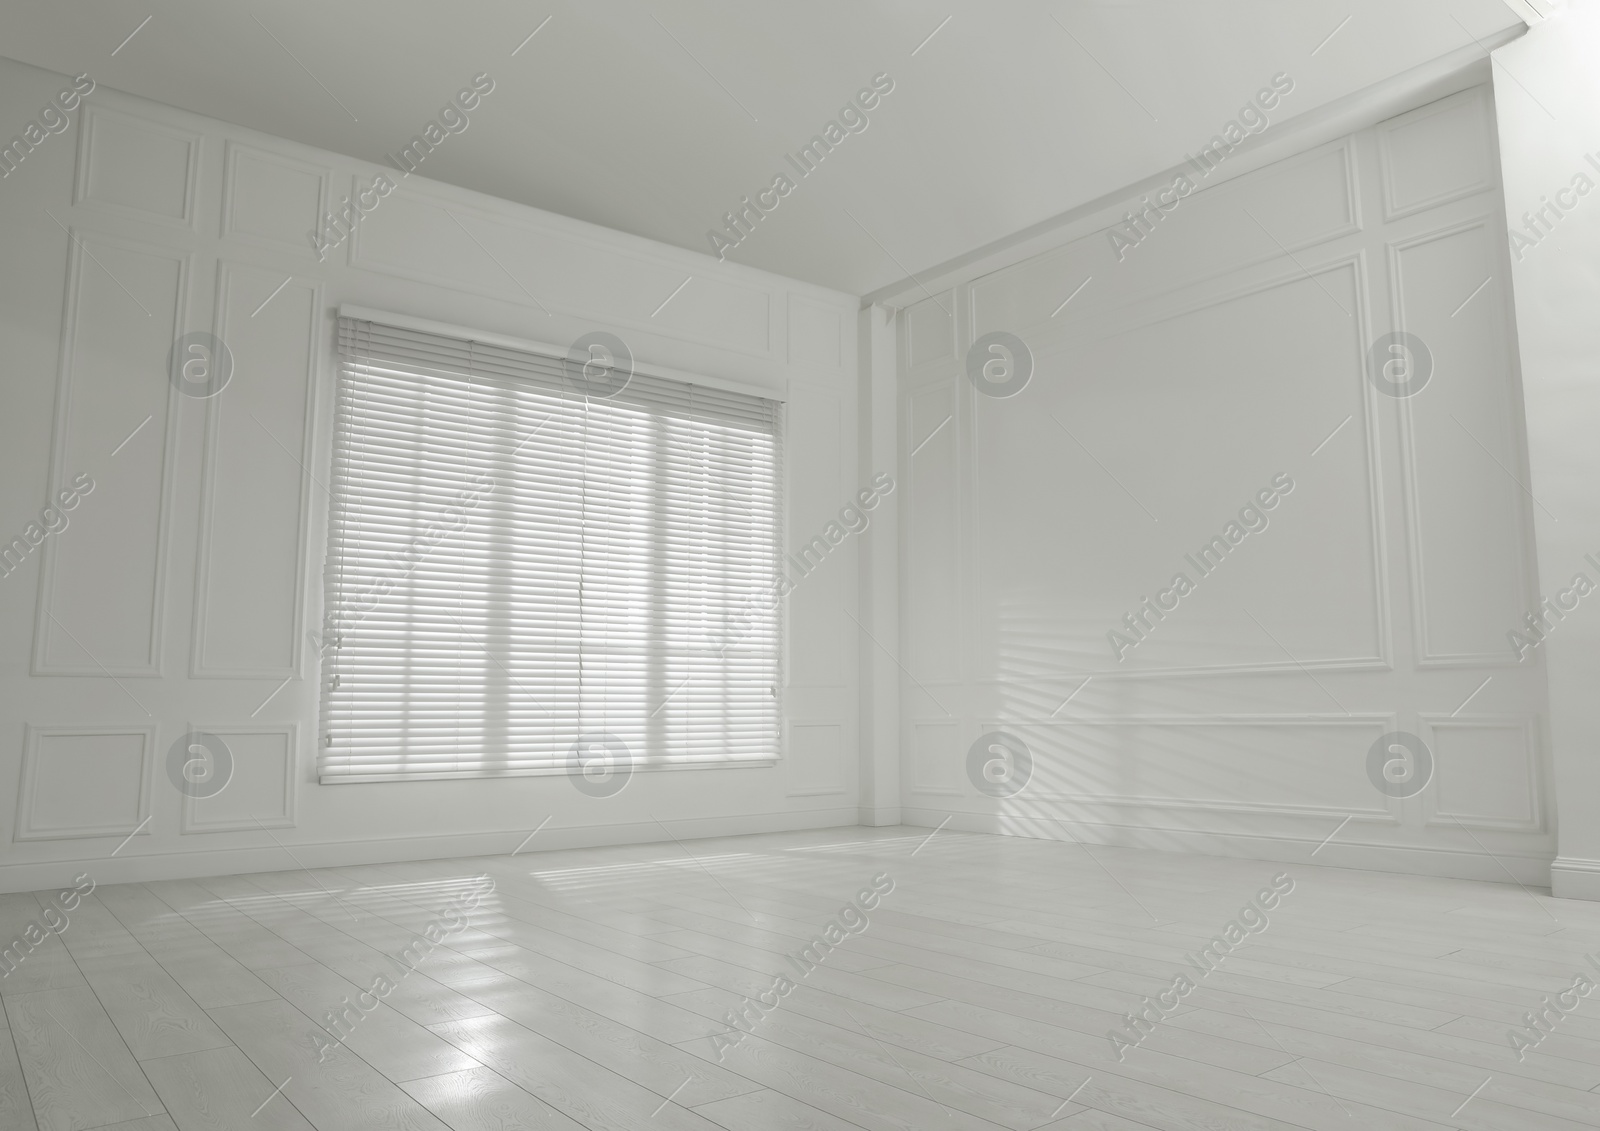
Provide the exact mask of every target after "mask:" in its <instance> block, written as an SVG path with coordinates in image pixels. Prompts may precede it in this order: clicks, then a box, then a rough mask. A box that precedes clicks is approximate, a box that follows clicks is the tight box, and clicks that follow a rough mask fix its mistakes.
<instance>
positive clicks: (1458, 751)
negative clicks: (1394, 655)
mask: <svg viewBox="0 0 1600 1131" xmlns="http://www.w3.org/2000/svg"><path fill="white" fill-rule="evenodd" d="M1422 721H1423V725H1424V727H1425V728H1426V729H1425V732H1424V734H1425V738H1426V740H1427V742H1428V745H1429V747H1430V748H1431V750H1432V752H1433V765H1434V770H1433V778H1434V782H1433V788H1432V789H1430V790H1428V791H1427V792H1426V793H1425V794H1424V798H1425V800H1426V803H1427V823H1428V824H1429V825H1430V826H1432V827H1439V828H1452V829H1459V828H1461V827H1462V826H1463V825H1465V826H1466V827H1468V828H1472V829H1491V830H1514V831H1518V832H1539V831H1542V830H1543V828H1544V820H1543V815H1544V799H1543V792H1544V791H1543V788H1542V779H1543V775H1542V774H1541V773H1540V760H1539V750H1538V745H1537V740H1536V736H1537V728H1536V727H1535V726H1534V723H1533V720H1532V719H1531V718H1527V717H1518V716H1507V715H1483V716H1472V715H1465V716H1452V715H1424V716H1423V717H1422Z"/></svg>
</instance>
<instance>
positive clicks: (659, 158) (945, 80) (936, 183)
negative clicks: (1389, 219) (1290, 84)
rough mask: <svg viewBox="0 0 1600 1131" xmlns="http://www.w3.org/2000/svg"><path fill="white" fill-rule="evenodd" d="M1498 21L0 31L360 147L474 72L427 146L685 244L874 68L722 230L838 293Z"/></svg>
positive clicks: (99, 18)
mask: <svg viewBox="0 0 1600 1131" xmlns="http://www.w3.org/2000/svg"><path fill="white" fill-rule="evenodd" d="M146 15H149V16H150V17H151V19H150V20H149V22H148V23H147V24H144V25H143V26H140V21H141V20H143V18H144V17H145V16H146ZM546 17H549V21H548V23H543V26H542V28H541V30H540V31H539V33H538V34H537V35H536V36H534V38H533V39H531V40H528V41H527V42H526V43H524V42H523V41H524V39H525V37H526V36H527V35H528V34H529V33H530V32H532V31H533V30H534V29H535V28H536V27H539V26H540V25H541V23H542V22H543V21H545V19H546ZM946 17H949V18H948V21H947V22H946ZM1517 23H1518V21H1517V19H1516V17H1515V16H1513V15H1512V13H1511V11H1510V9H1509V8H1508V7H1507V6H1506V5H1505V4H1504V3H1502V2H1501V0H1231V2H1221V0H1192V2H1188V3H1184V2H1180V0H1152V2H1149V3H1138V2H1133V0H1129V2H1121V0H1098V2H1081V0H1080V2H1071V3H1055V4H1046V3H1042V2H1038V0H1009V2H1006V3H997V2H996V0H988V2H987V3H978V2H973V0H951V2H949V3H944V4H934V5H929V4H920V3H913V2H911V0H875V2H871V3H864V2H862V0H805V2H804V3H785V4H779V3H774V2H773V0H754V2H747V3H745V4H742V5H735V4H709V3H695V2H690V0H658V2H656V3H646V2H644V0H590V2H588V3H569V2H564V0H533V3H531V4H521V3H514V2H512V0H430V2H421V0H407V2H397V0H350V2H345V3H337V4H335V3H329V2H328V0H270V2H266V0H256V2H254V3H237V4H236V3H227V4H223V3H217V2H216V0H144V2H143V3H137V4H128V3H124V2H122V0H79V2H73V3H62V2H60V0H7V2H6V3H5V5H4V7H3V8H0V53H3V54H5V55H8V56H10V57H12V58H14V59H19V60H22V61H23V62H27V63H32V64H34V65H36V66H40V67H46V68H49V69H51V70H55V71H61V72H65V73H70V74H77V73H79V72H88V73H89V74H90V75H91V76H93V77H94V78H95V80H96V81H97V82H98V83H100V84H101V85H102V86H109V87H115V88H117V89H120V90H125V91H129V92H131V93H134V94H138V95H142V96H144V97H146V98H152V99H155V100H157V101H160V102H165V103H169V104H171V105H174V106H179V107H182V108H184V109H187V110H193V111H197V112H199V113H203V114H209V115H211V116H213V117H217V118H221V119H224V120H225V121H229V122H234V123H237V124H239V125H244V126H249V127H253V128H255V129H258V130H264V131H266V132H267V133H271V134H276V135H279V136H281V137H286V138H291V139H293V140H295V141H300V142H305V143H308V144H310V145H316V146H321V147H323V148H326V149H331V150H334V151H336V152H340V153H345V154H349V155H351V156H354V157H359V158H364V159H367V160H372V161H381V160H382V159H383V155H384V154H385V153H386V152H392V151H394V150H396V149H398V148H399V147H400V146H401V145H403V144H404V143H405V142H406V140H407V139H408V138H410V136H411V135H412V134H414V133H416V132H417V131H418V130H419V129H421V127H422V125H423V124H424V123H425V122H426V121H427V120H428V119H430V118H432V117H434V116H435V115H436V114H437V112H438V110H439V109H440V107H441V106H442V105H443V104H444V103H445V101H446V100H447V99H448V98H449V97H450V96H451V95H452V93H453V92H455V91H456V90H458V89H460V88H461V87H462V86H464V85H466V84H467V83H468V81H469V79H470V77H471V76H472V75H474V74H475V73H478V72H483V71H486V72H488V73H489V74H490V75H491V76H492V77H493V78H494V81H495V83H496V87H495V90H494V93H493V94H491V95H490V96H489V97H488V98H486V99H485V100H484V103H483V105H482V106H480V107H479V108H478V110H477V111H475V112H474V113H473V115H472V124H471V125H470V127H469V128H468V129H467V131H466V132H465V133H463V134H462V135H460V136H459V137H452V138H450V140H449V141H448V142H446V143H445V144H444V145H443V146H441V147H440V149H439V150H438V152H437V153H435V154H434V155H432V156H431V157H430V158H429V159H428V161H427V163H426V165H425V166H424V168H423V170H422V172H423V173H425V174H426V175H427V176H430V177H434V178H436V179H438V180H442V181H447V182H449V183H452V184H456V185H461V186H464V187H467V188H472V189H476V190H478V191H480V192H485V193H490V194H493V195H495V196H499V197H504V198H506V199H508V200H514V201H520V202H522V203H524V204H530V205H534V206H536V207H539V208H544V209H548V210H550V211H552V212H559V213H563V214H565V215H568V216H574V217H578V218H580V219H583V220H589V221H592V222H594V223H597V224H604V225H606V226H608V227H611V228H617V229H620V230H622V231H625V232H633V233H636V234H638V235H641V236H648V237H651V238H653V239H657V240H662V241H664V242H666V243H671V244H677V245H680V246H682V247H687V248H693V249H696V250H702V251H708V252H709V247H710V245H709V242H708V240H707V238H706V232H707V230H708V229H710V228H713V227H720V225H721V222H720V217H721V215H722V213H724V212H725V211H727V210H728V209H730V208H732V207H736V206H737V204H738V201H739V198H740V197H741V196H746V195H748V196H752V197H753V196H754V195H755V193H756V192H757V191H758V190H759V189H762V188H764V187H766V186H768V185H770V184H771V183H772V180H773V177H774V176H775V175H776V174H777V173H779V172H780V171H784V170H785V169H787V165H786V164H785V163H784V161H783V155H784V154H785V153H786V152H793V151H794V150H795V149H797V148H798V147H799V146H801V145H803V144H804V143H805V142H806V141H807V140H808V139H809V138H810V137H811V136H812V135H813V134H815V133H817V132H819V131H820V130H821V129H822V128H823V126H824V125H825V124H826V123H827V121H828V120H829V119H830V118H832V117H833V116H834V115H835V114H836V113H837V111H838V110H839V108H840V107H841V106H843V105H844V103H845V101H846V99H848V98H849V97H850V96H851V95H852V94H853V93H854V92H855V91H856V90H857V89H858V88H860V87H862V86H863V85H866V84H867V83H869V82H870V80H871V77H872V76H873V75H874V74H877V73H880V72H888V73H889V74H890V75H891V76H892V77H893V79H894V82H895V88H894V92H893V93H892V94H890V95H889V96H888V97H886V98H885V99H884V100H883V103H882V104H881V105H880V106H879V107H878V109H877V110H876V111H875V112H873V113H872V115H871V125H870V127H869V128H868V129H867V130H866V131H865V132H864V133H862V134H859V135H856V136H851V137H848V138H847V139H846V140H845V142H844V143H843V144H842V145H841V147H840V148H839V150H838V151H837V152H836V153H834V154H833V155H832V156H831V157H829V158H828V159H827V160H826V161H825V162H824V163H823V164H822V165H821V166H820V167H819V168H818V169H817V171H816V172H815V173H813V174H812V175H811V176H810V177H809V178H807V179H805V180H804V181H801V182H800V183H799V184H798V186H797V187H796V188H795V190H794V191H793V193H791V194H790V195H789V196H788V197H787V198H785V199H783V200H782V202H781V203H780V204H779V206H778V208H777V210H776V211H774V212H773V213H771V214H770V215H768V216H767V217H766V218H765V219H764V220H763V221H762V222H761V223H760V225H759V226H758V227H757V229H756V231H755V232H754V233H753V234H752V235H751V236H750V237H749V238H748V239H746V240H745V241H744V242H743V243H742V244H741V245H740V246H739V247H738V248H736V249H735V250H733V251H732V252H730V253H729V258H730V259H732V260H735V261H737V262H741V263H747V264H750V265H753V266H757V267H762V268H766V269H768V270H771V271H777V272H780V273H782V274H785V275H789V276H793V277H796V278H800V279H805V280H809V281H812V282H816V283H821V284H823V285H826V286H831V287H836V288H838V289H840V290H843V291H848V292H851V293H854V294H864V293H866V292H868V291H872V290H875V289H877V288H879V287H882V286H885V285H887V284H889V283H893V282H896V281H899V280H901V279H904V278H905V277H906V276H907V275H908V274H910V273H912V272H919V271H922V270H925V269H927V268H929V267H932V266H934V265H936V264H939V263H942V262H944V261H945V260H948V259H951V258H953V257H955V256H958V255H960V254H962V253H964V252H967V251H969V250H971V249H973V248H975V247H978V246H980V245H983V244H987V243H990V242H992V241H995V240H998V239H1001V238H1002V237H1004V236H1007V235H1009V234H1010V233H1012V232H1015V231H1017V230H1019V229H1022V228H1024V227H1027V226H1029V225H1031V224H1035V223H1037V222H1039V221H1041V220H1044V219H1046V218H1048V217H1051V216H1054V215H1057V214H1059V213H1061V212H1065V211H1067V210H1069V209H1071V208H1073V207H1074V206H1076V205H1078V204H1081V203H1084V202H1085V201H1089V200H1092V199H1094V198H1096V197H1098V196H1101V195H1103V194H1105V193H1108V192H1112V191H1114V190H1116V189H1117V188H1119V187H1120V186H1123V185H1127V184H1130V183H1132V182H1134V181H1136V180H1139V179H1140V178H1142V177H1145V176H1148V175H1151V174H1153V173H1155V172H1157V171H1159V170H1161V169H1165V168H1168V167H1171V166H1173V165H1175V164H1177V163H1178V162H1179V161H1181V160H1182V159H1183V156H1184V155H1185V154H1186V153H1189V152H1193V151H1194V150H1195V149H1197V148H1198V147H1199V146H1201V145H1203V144H1204V143H1205V141H1206V139H1208V138H1209V137H1210V136H1211V135H1212V134H1213V133H1216V132H1217V131H1218V130H1219V129H1220V128H1221V127H1222V125H1223V123H1224V122H1226V121H1227V120H1228V119H1229V118H1231V117H1233V116H1234V114H1235V113H1236V111H1237V110H1238V108H1239V107H1240V106H1241V105H1242V104H1243V103H1244V102H1245V101H1246V100H1247V99H1248V98H1249V97H1250V95H1251V94H1252V93H1253V92H1254V91H1255V90H1256V89H1257V88H1259V87H1261V86H1263V85H1265V84H1267V83H1268V82H1269V81H1270V79H1271V76H1272V75H1274V74H1276V73H1278V72H1287V73H1288V74H1289V75H1291V76H1293V78H1294V80H1295V84H1296V85H1295V90H1294V92H1293V93H1292V94H1291V95H1289V96H1288V97H1287V98H1286V99H1285V103H1284V106H1283V108H1282V112H1283V113H1284V114H1285V115H1286V116H1292V115H1295V114H1300V113H1304V112H1305V111H1307V110H1310V109H1313V108H1315V107H1318V106H1321V105H1324V104H1326V103H1328V102H1330V101H1333V100H1334V99H1337V98H1340V97H1343V96H1345V95H1348V94H1351V93H1354V92H1355V91H1358V90H1360V89H1362V88H1364V87H1367V86H1369V85H1371V84H1373V83H1376V82H1379V81H1381V80H1383V79H1386V78H1388V77H1390V76H1392V75H1395V74H1398V73H1400V72H1402V71H1405V70H1407V69H1409V68H1411V67H1414V66H1417V65H1419V64H1422V63H1425V62H1427V61H1429V60H1431V59H1434V58H1437V57H1438V56H1441V55H1444V54H1446V53H1447V52H1450V51H1452V50H1455V49H1457V48H1460V47H1463V46H1465V45H1470V44H1472V42H1473V40H1474V39H1475V38H1476V39H1487V38H1488V37H1489V36H1490V35H1492V34H1493V33H1495V32H1498V31H1502V30H1503V29H1506V28H1508V27H1512V26H1515V25H1516V24H1517ZM135 28H138V29H139V30H138V32H137V34H135V35H134V36H133V38H132V39H131V40H128V41H127V42H126V43H124V42H123V41H124V40H125V39H126V37H127V36H128V35H129V33H130V32H133V31H134V29H135ZM935 29H938V30H937V32H936V33H935ZM1336 29H1337V30H1336ZM930 33H934V34H933V35H932V38H931V39H927V37H928V36H929V35H930ZM1330 33H1332V38H1331V39H1330V38H1328V37H1329V35H1330ZM274 37H275V38H274ZM925 39H927V42H925V43H924V42H923V41H924V40H925ZM119 44H121V46H120V47H119ZM519 44H523V45H522V46H521V47H520V48H519V47H518V45H519ZM919 44H920V45H921V46H920V47H919ZM1319 45H1320V46H1319ZM513 49H517V50H516V54H515V55H513V53H512V52H513ZM914 51H915V54H913V52H914ZM113 52H114V53H113ZM0 125H3V123H0ZM7 128H10V127H7Z"/></svg>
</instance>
